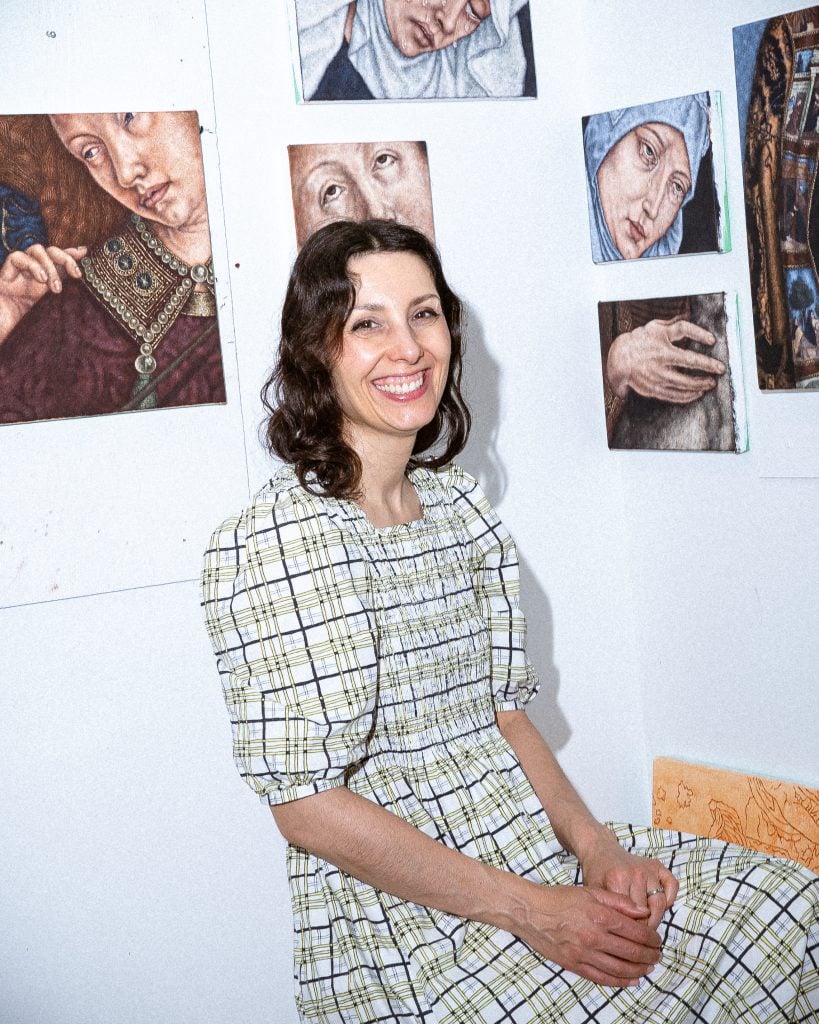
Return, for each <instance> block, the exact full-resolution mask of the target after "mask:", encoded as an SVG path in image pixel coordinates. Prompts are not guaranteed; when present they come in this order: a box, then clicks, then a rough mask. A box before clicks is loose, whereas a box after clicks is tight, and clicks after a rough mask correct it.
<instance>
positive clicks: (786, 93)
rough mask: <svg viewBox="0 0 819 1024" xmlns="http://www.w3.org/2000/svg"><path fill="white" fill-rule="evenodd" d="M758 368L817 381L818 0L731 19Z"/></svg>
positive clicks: (796, 385) (795, 381)
mask: <svg viewBox="0 0 819 1024" xmlns="http://www.w3.org/2000/svg"><path fill="white" fill-rule="evenodd" d="M734 60H735V64H736V78H737V106H738V110H739V121H740V134H741V139H742V145H743V167H744V185H745V220H746V224H747V230H748V260H749V264H750V274H751V295H752V298H753V313H754V335H755V339H756V357H757V375H758V380H759V386H760V388H762V389H763V390H797V389H798V390H806V389H812V388H819V275H817V271H816V255H817V253H819V205H817V200H816V199H815V194H816V168H817V161H819V7H808V8H805V9H804V10H801V11H795V12H793V13H792V14H784V15H781V16H780V17H776V18H771V19H770V20H768V21H758V22H754V23H752V24H750V25H742V26H741V27H739V28H735V29H734Z"/></svg>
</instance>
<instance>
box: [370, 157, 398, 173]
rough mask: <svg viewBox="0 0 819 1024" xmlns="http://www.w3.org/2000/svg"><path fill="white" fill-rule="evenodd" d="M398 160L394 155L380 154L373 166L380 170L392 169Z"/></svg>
mask: <svg viewBox="0 0 819 1024" xmlns="http://www.w3.org/2000/svg"><path fill="white" fill-rule="evenodd" d="M397 160H398V157H397V156H396V155H395V154H394V153H379V154H378V155H377V156H376V158H375V160H373V164H374V166H375V167H376V168H377V169H378V170H382V169H383V168H384V167H392V165H393V164H394V163H396V161H397Z"/></svg>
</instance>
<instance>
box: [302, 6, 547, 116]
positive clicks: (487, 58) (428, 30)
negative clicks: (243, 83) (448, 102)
mask: <svg viewBox="0 0 819 1024" xmlns="http://www.w3.org/2000/svg"><path fill="white" fill-rule="evenodd" d="M529 7H530V5H529V3H528V2H527V0H502V2H499V0H355V2H350V0H290V7H289V9H290V25H291V46H292V49H293V54H294V64H295V72H296V74H295V77H296V82H297V91H298V93H299V99H300V100H312V101H318V100H423V99H468V98H475V99H487V98H498V97H514V96H536V95H537V84H536V80H535V62H534V54H533V50H532V25H531V21H530V14H529Z"/></svg>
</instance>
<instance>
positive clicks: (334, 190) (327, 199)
mask: <svg viewBox="0 0 819 1024" xmlns="http://www.w3.org/2000/svg"><path fill="white" fill-rule="evenodd" d="M343 193H344V189H343V188H342V186H341V185H335V184H334V185H327V186H326V187H325V188H323V189H322V190H321V194H320V196H319V203H320V204H321V205H322V206H329V204H330V203H334V202H336V200H338V199H339V198H340V197H341V196H342V195H343Z"/></svg>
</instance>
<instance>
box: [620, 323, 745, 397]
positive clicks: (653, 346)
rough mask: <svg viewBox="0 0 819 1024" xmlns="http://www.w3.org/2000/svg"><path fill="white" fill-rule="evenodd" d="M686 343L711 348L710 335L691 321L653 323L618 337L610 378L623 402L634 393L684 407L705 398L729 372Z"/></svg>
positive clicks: (712, 337) (716, 361)
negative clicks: (631, 390)
mask: <svg viewBox="0 0 819 1024" xmlns="http://www.w3.org/2000/svg"><path fill="white" fill-rule="evenodd" d="M686 341H693V342H698V343H699V344H701V345H708V346H711V345H713V344H714V342H715V341H716V339H715V338H714V335H713V334H711V332H710V331H706V330H705V329H704V328H702V327H698V326H697V324H692V323H689V322H688V321H687V320H678V319H673V320H651V321H650V322H649V323H647V324H646V325H645V326H644V327H637V328H635V330H633V331H628V332H627V333H626V334H621V335H619V337H617V338H615V340H614V343H613V344H612V346H611V349H610V350H609V355H608V359H607V361H606V379H607V380H608V383H609V386H610V387H611V389H612V391H613V392H614V393H615V395H617V396H618V397H619V398H625V397H626V396H627V394H628V391H629V388H631V389H633V390H634V391H636V392H637V393H638V394H640V395H643V396H645V397H646V398H657V399H660V400H661V401H664V402H674V403H676V404H678V405H684V404H686V403H688V402H693V401H695V400H696V399H697V398H702V396H703V395H704V394H705V393H706V391H710V390H711V389H712V388H713V387H715V386H716V381H717V377H720V376H721V375H722V374H723V373H725V364H724V363H721V362H720V361H719V360H718V359H714V358H712V357H711V356H706V355H703V354H702V353H700V352H693V351H691V350H690V349H687V348H681V347H680V344H681V343H683V342H686Z"/></svg>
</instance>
